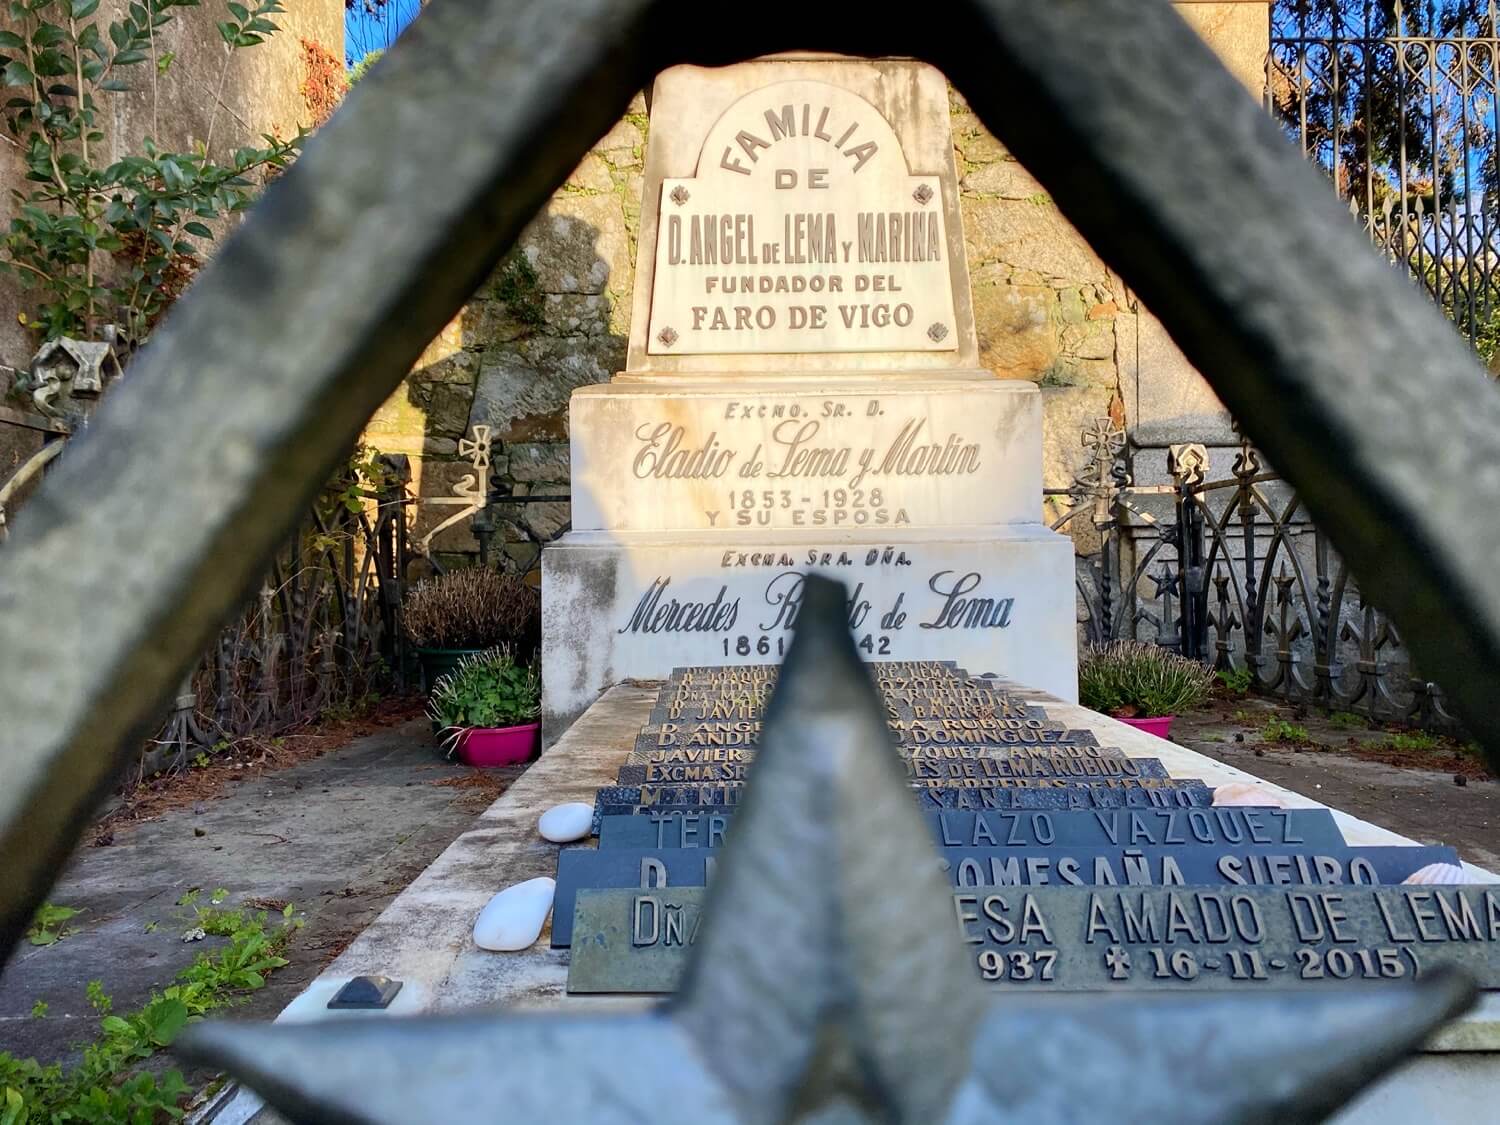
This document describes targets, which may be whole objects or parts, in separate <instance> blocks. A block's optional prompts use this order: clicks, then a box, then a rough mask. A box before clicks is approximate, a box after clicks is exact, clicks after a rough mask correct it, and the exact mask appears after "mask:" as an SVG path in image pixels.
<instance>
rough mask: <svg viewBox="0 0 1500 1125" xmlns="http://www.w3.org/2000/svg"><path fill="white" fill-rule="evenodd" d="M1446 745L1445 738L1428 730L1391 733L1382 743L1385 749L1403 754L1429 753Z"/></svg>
mask: <svg viewBox="0 0 1500 1125" xmlns="http://www.w3.org/2000/svg"><path fill="white" fill-rule="evenodd" d="M1444 745H1445V742H1444V740H1443V739H1441V738H1439V737H1438V736H1437V735H1435V734H1428V733H1427V732H1426V731H1421V730H1413V731H1398V732H1396V733H1394V734H1391V735H1389V736H1388V737H1387V738H1386V739H1385V741H1384V742H1383V743H1382V744H1381V748H1382V749H1385V750H1395V751H1397V752H1399V753H1402V754H1427V753H1431V752H1432V751H1433V750H1437V749H1440V748H1442V747H1443V746H1444Z"/></svg>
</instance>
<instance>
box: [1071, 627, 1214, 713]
mask: <svg viewBox="0 0 1500 1125" xmlns="http://www.w3.org/2000/svg"><path fill="white" fill-rule="evenodd" d="M1213 682H1214V675H1213V672H1212V671H1210V670H1209V669H1208V668H1205V667H1204V666H1203V665H1201V664H1199V663H1198V662H1197V661H1194V660H1188V659H1186V658H1184V657H1181V656H1178V655H1177V654H1176V653H1173V652H1168V651H1167V650H1166V649H1164V648H1161V647H1159V646H1157V645H1153V644H1146V643H1145V642H1142V641H1115V642H1114V643H1112V644H1108V645H1102V646H1094V647H1091V648H1090V649H1089V650H1088V651H1087V652H1085V653H1084V655H1083V658H1082V660H1080V661H1079V665H1078V695H1079V699H1080V700H1081V701H1082V703H1083V705H1084V706H1085V707H1089V708H1092V709H1093V710H1095V711H1103V712H1104V713H1105V714H1107V715H1115V716H1118V717H1121V718H1137V717H1144V718H1149V717H1156V716H1163V715H1178V714H1181V713H1182V712H1184V711H1189V710H1191V709H1192V708H1194V707H1197V706H1198V705H1199V704H1201V703H1202V702H1203V701H1204V700H1205V699H1207V698H1208V694H1209V690H1210V688H1211V687H1212V686H1213Z"/></svg>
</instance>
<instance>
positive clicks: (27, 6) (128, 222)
mask: <svg viewBox="0 0 1500 1125" xmlns="http://www.w3.org/2000/svg"><path fill="white" fill-rule="evenodd" d="M199 4H200V0H135V2H133V3H130V4H118V3H117V4H109V5H104V6H103V7H101V5H100V3H99V0H24V2H21V0H13V2H12V3H11V4H10V5H9V7H8V24H9V26H8V28H7V29H5V30H0V87H4V99H3V100H4V103H5V104H4V107H3V110H0V121H3V122H4V125H5V129H6V131H7V133H8V134H9V136H10V138H13V139H12V142H11V143H12V146H13V149H14V151H15V152H16V154H17V156H18V157H19V158H20V159H21V160H22V161H23V162H24V164H25V170H26V176H25V179H24V181H22V183H23V184H24V190H22V189H20V188H18V189H15V190H13V191H12V192H11V202H12V215H11V219H10V225H9V228H8V229H7V230H6V231H5V232H4V233H3V236H0V269H3V270H5V271H6V272H8V273H10V274H11V275H12V276H13V277H15V278H16V279H18V280H19V281H20V283H21V284H22V285H23V286H26V287H28V288H31V289H33V290H34V291H35V300H34V305H33V308H32V309H30V310H28V311H27V312H24V313H22V314H21V317H20V321H21V323H22V324H24V325H26V326H27V327H29V328H32V329H35V330H36V331H37V332H38V333H40V334H42V335H45V336H46V337H47V338H48V339H54V338H56V337H58V336H79V337H86V338H95V337H96V335H97V333H98V332H99V331H100V330H101V329H102V328H103V327H104V326H105V325H106V324H116V325H119V326H121V327H123V328H124V330H125V335H126V336H127V337H128V338H129V339H131V340H137V341H139V340H144V338H145V337H146V335H147V334H148V333H149V332H150V330H151V328H152V327H153V326H154V325H155V323H156V321H157V318H158V317H159V316H161V314H162V313H163V312H164V311H165V309H166V308H167V306H168V305H170V304H171V302H172V301H173V300H175V299H176V297H177V296H178V294H180V293H181V292H182V290H183V289H185V288H186V287H187V285H188V284H189V283H190V282H191V280H192V278H193V275H194V273H195V272H196V271H197V269H198V266H199V264H200V263H201V261H202V257H203V255H204V253H205V252H206V250H207V247H208V245H209V244H210V243H211V241H212V240H213V238H214V229H213V227H212V226H210V224H211V223H215V222H218V223H220V225H221V226H222V225H223V221H224V220H226V219H227V218H228V217H229V216H231V215H233V214H235V213H236V212H239V211H241V210H243V209H244V208H246V207H248V206H249V205H250V203H251V202H252V201H253V200H254V199H255V197H256V196H257V195H258V194H259V193H260V181H262V180H264V179H265V178H266V177H267V176H269V175H272V174H274V173H276V172H278V171H279V170H281V169H282V168H285V167H286V166H287V164H288V163H290V162H291V160H292V158H293V157H294V155H295V154H296V152H297V150H298V149H299V148H300V147H301V145H302V142H303V140H304V139H305V136H306V134H305V133H302V132H299V133H298V134H297V136H295V137H293V138H292V139H290V140H281V139H278V138H276V137H271V136H267V137H264V138H263V139H264V141H265V147H264V148H254V147H250V148H241V149H238V150H236V151H235V152H234V153H233V154H232V156H230V158H229V159H228V160H227V161H224V162H222V163H221V162H220V161H218V160H217V159H215V158H214V157H213V156H212V155H211V153H210V149H211V147H212V142H213V134H214V128H213V126H214V122H215V120H216V119H217V116H218V110H217V108H216V109H215V110H214V112H213V114H212V115H211V117H210V119H209V125H208V128H207V131H206V135H205V136H204V137H203V138H202V139H201V140H199V141H197V142H196V143H195V145H194V147H193V149H192V150H191V151H189V152H172V151H169V150H168V149H166V148H165V147H164V146H163V143H162V142H163V138H162V137H161V136H160V135H152V136H147V137H146V138H145V139H144V141H143V143H142V146H141V151H140V152H129V151H126V152H116V150H115V147H114V146H113V145H111V144H110V143H109V142H108V139H107V138H106V135H105V131H104V129H105V126H106V124H108V123H109V122H110V121H112V120H113V118H114V115H115V113H116V106H115V104H114V98H115V95H117V94H121V93H130V92H133V93H134V94H135V95H136V97H137V98H145V99H147V105H148V108H149V111H150V113H151V115H152V118H153V121H154V119H155V118H156V114H157V108H158V107H157V104H156V103H157V96H156V90H157V85H158V79H159V78H160V76H161V75H163V74H165V73H166V72H167V71H168V70H169V68H171V66H172V65H173V61H174V58H175V56H174V53H173V52H171V51H168V50H165V49H164V44H165V43H166V42H169V41H172V40H174V39H180V38H181V37H180V36H178V35H176V33H175V32H174V30H173V29H172V28H171V27H170V25H171V24H172V22H173V21H174V20H175V19H176V17H177V9H181V8H194V7H198V6H199ZM284 10H285V9H284V7H283V5H282V4H281V3H280V2H279V0H244V2H243V3H235V2H229V3H225V4H223V11H222V13H220V14H221V15H222V16H223V17H224V18H223V19H221V20H219V21H218V28H219V38H220V39H221V40H222V53H221V54H220V58H219V62H218V67H219V69H218V72H217V74H215V75H212V76H210V78H209V80H208V83H207V84H206V85H209V87H210V88H209V92H210V94H212V89H213V87H215V86H216V87H218V88H220V89H222V87H223V82H224V77H225V75H226V74H227V73H228V68H229V66H230V63H231V61H232V59H233V56H234V54H235V52H237V51H239V50H242V49H244V48H247V47H254V46H256V45H257V44H260V43H263V42H264V41H265V40H266V39H267V38H268V37H270V36H271V35H274V34H275V33H276V31H277V24H276V22H275V21H274V20H273V19H272V18H271V17H273V16H276V15H279V14H281V13H282V12H283V11H284ZM218 104H219V103H218V102H217V100H216V101H215V105H216V107H217V105H218ZM152 132H153V133H155V132H156V129H155V125H153V129H152Z"/></svg>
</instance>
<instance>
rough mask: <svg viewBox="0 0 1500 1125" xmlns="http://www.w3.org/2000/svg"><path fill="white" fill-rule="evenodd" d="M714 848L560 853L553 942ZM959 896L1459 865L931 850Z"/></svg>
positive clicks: (1385, 873) (1428, 857)
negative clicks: (592, 895)
mask: <svg viewBox="0 0 1500 1125" xmlns="http://www.w3.org/2000/svg"><path fill="white" fill-rule="evenodd" d="M717 854H718V853H717V851H716V850H715V849H711V848H684V849H677V848H649V849H639V850H637V849H618V848H606V849H598V850H596V849H594V848H571V849H567V850H564V851H563V852H562V853H561V854H560V856H559V860H558V865H557V893H556V897H555V898H554V900H553V907H552V945H553V947H554V948H562V947H564V946H567V945H569V944H570V943H571V942H572V935H573V902H574V897H575V896H576V895H577V893H578V891H579V890H581V889H583V888H590V889H592V888H597V887H635V888H638V889H641V890H646V889H651V888H658V887H668V886H673V887H678V886H681V887H699V886H704V885H706V884H707V881H708V879H709V878H710V877H711V876H712V874H713V864H714V859H715V857H716V856H717ZM934 855H935V856H936V859H937V862H938V864H939V865H940V866H941V867H942V869H943V871H944V873H945V874H946V875H947V877H948V881H949V882H950V883H951V884H952V885H953V886H954V887H955V888H957V889H959V890H967V889H975V890H988V889H992V888H999V887H1046V886H1073V887H1080V886H1082V887H1091V886H1101V887H1116V886H1146V887H1204V886H1231V885H1232V886H1265V887H1277V886H1281V887H1287V886H1314V887H1334V886H1345V885H1349V886H1382V885H1384V886H1390V885H1395V884H1399V883H1401V882H1402V880H1404V879H1406V877H1407V876H1409V875H1411V874H1412V873H1413V872H1415V871H1419V870H1420V869H1422V868H1423V867H1426V866H1428V865H1429V864H1433V863H1453V864H1456V863H1458V855H1457V854H1456V853H1455V852H1454V851H1453V849H1452V848H1441V847H1380V848H1347V847H1343V848H1327V849H1322V850H1319V851H1296V852H1294V851H1291V850H1289V849H1285V848H1239V849H1231V850H1229V851H1224V852H1220V851H1217V850H1215V849H1213V848H1208V847H1202V846H1196V847H1195V846H1189V847H1179V848H1130V847H1115V848H1071V849H1069V848H1055V847H1054V848H948V849H944V850H942V851H941V852H936V853H934Z"/></svg>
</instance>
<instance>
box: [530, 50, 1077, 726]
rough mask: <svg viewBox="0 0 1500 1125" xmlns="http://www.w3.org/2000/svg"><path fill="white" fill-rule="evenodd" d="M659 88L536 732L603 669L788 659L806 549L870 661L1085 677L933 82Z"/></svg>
mask: <svg viewBox="0 0 1500 1125" xmlns="http://www.w3.org/2000/svg"><path fill="white" fill-rule="evenodd" d="M651 105H652V124H651V132H650V137H651V140H650V144H649V146H648V149H647V152H646V161H645V163H646V170H645V189H644V197H643V201H642V217H641V231H640V242H639V252H638V258H637V269H636V291H635V304H634V308H633V312H632V317H631V335H630V341H629V348H628V352H627V359H626V370H625V371H624V372H623V373H621V374H619V375H617V376H616V377H615V379H614V380H613V381H612V382H610V383H608V384H605V385H599V386H587V387H583V388H580V389H579V390H577V391H575V392H574V394H573V398H572V403H571V413H570V433H571V442H572V465H571V472H572V498H573V506H572V529H571V531H570V533H569V534H567V535H566V536H564V537H562V538H561V539H560V540H559V541H558V542H557V543H556V544H554V545H552V546H551V547H549V548H548V549H547V550H546V551H545V552H544V554H543V560H542V564H543V567H542V568H543V590H542V592H543V683H544V685H545V688H544V691H545V694H544V698H543V703H542V712H543V725H544V730H543V734H544V738H545V740H546V742H547V744H548V745H549V746H550V745H551V744H552V743H553V742H554V741H555V740H556V738H557V737H558V736H559V735H560V734H561V733H562V732H563V731H564V730H565V729H566V728H567V726H568V725H569V724H570V723H571V722H572V721H573V720H574V719H575V718H576V717H577V716H578V715H579V714H581V713H582V712H583V711H584V709H585V708H587V707H588V706H589V704H591V703H592V702H593V701H594V700H595V699H596V698H598V696H599V694H600V693H601V692H602V691H603V690H604V689H605V688H607V687H608V686H609V685H611V684H614V683H618V682H621V681H624V680H627V679H637V680H640V679H660V678H661V677H662V676H665V675H666V674H667V672H668V671H669V670H670V669H672V668H674V667H678V666H684V665H710V664H720V665H745V664H755V663H764V662H767V661H775V660H777V659H779V658H780V656H781V655H782V654H783V653H784V650H785V647H786V645H787V644H788V643H789V639H790V630H791V627H792V625H793V623H794V621H795V619H796V614H797V610H798V606H799V604H800V599H801V586H802V581H803V578H804V576H805V575H806V574H808V573H810V572H821V573H828V574H832V575H834V576H836V577H838V578H839V579H840V580H842V581H843V582H844V584H845V585H846V586H847V587H848V588H849V589H850V590H851V591H852V593H851V597H850V602H849V627H850V629H851V630H852V631H853V633H854V636H855V639H856V641H857V643H858V644H859V645H860V647H861V649H862V650H863V651H864V653H865V655H866V656H867V657H868V658H870V659H886V660H892V659H906V660H943V659H950V660H959V661H961V662H964V661H966V662H969V663H971V664H973V665H974V666H976V667H977V666H982V667H986V668H993V669H996V670H997V671H999V672H1001V673H1003V674H1007V675H1010V676H1013V677H1015V678H1016V679H1018V680H1020V681H1022V682H1025V683H1027V684H1030V685H1033V686H1035V687H1037V688H1040V689H1043V690H1046V691H1049V692H1051V693H1053V694H1055V695H1057V696H1059V697H1061V698H1064V699H1073V698H1076V692H1077V687H1076V671H1077V668H1076V647H1077V645H1076V633H1077V624H1076V621H1077V606H1076V594H1075V588H1074V570H1073V567H1074V564H1073V553H1072V545H1071V543H1070V541H1069V540H1067V539H1065V538H1063V537H1062V536H1059V535H1056V534H1054V533H1053V532H1051V531H1050V530H1048V529H1047V528H1046V527H1045V526H1044V524H1043V522H1042V472H1041V465H1042V414H1041V396H1040V393H1039V392H1038V390H1037V388H1036V386H1035V385H1034V384H1033V383H1030V382H1027V381H1023V380H1008V379H1006V378H1005V377H1004V376H1006V375H1007V374H1008V373H1006V372H992V371H987V370H984V369H982V368H981V367H980V366H979V351H978V339H977V334H976V331H975V322H974V312H973V304H972V299H971V295H970V290H969V278H968V273H967V265H966V261H965V255H964V240H963V224H962V220H961V217H960V214H959V208H958V185H957V175H956V172H955V169H954V163H953V144H952V136H951V130H950V127H949V109H948V92H947V86H946V83H945V82H944V80H943V78H942V76H941V75H940V74H938V73H937V72H936V71H934V70H932V69H931V68H930V67H926V66H923V65H921V64H918V63H914V62H910V61H894V60H852V59H842V60H832V59H776V60H766V61H761V62H755V63H749V64H745V65H743V66H737V67H732V68H726V69H721V70H704V69H700V68H694V67H679V68H675V69H673V70H669V71H667V72H665V73H664V74H663V75H662V76H661V77H660V78H659V79H658V80H657V83H656V86H655V88H654V90H653V94H652V100H651ZM997 376H1000V377H999V378H997Z"/></svg>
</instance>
